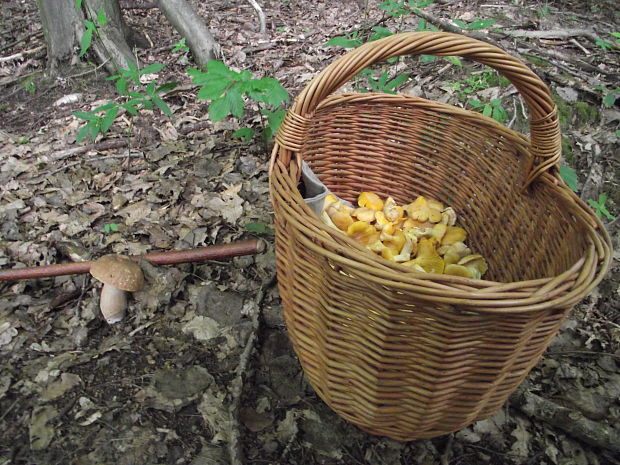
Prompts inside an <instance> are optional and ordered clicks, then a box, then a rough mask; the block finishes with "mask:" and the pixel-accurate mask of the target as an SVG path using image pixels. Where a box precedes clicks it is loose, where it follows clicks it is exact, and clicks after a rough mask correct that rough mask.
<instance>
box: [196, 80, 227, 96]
mask: <svg viewBox="0 0 620 465" xmlns="http://www.w3.org/2000/svg"><path fill="white" fill-rule="evenodd" d="M230 84H231V81H229V80H226V79H212V80H210V82H209V83H207V84H205V85H204V86H203V87H202V88H201V89H200V90H199V91H198V95H197V98H199V99H202V100H214V99H217V98H220V97H221V96H222V94H223V93H224V92H225V91H226V89H228V87H229V86H230Z"/></svg>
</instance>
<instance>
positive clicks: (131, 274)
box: [90, 255, 144, 324]
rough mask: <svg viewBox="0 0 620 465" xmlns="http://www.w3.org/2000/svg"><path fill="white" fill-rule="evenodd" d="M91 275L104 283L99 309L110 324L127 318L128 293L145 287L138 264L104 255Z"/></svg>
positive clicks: (93, 265)
mask: <svg viewBox="0 0 620 465" xmlns="http://www.w3.org/2000/svg"><path fill="white" fill-rule="evenodd" d="M90 274H91V275H92V276H93V277H94V278H95V279H97V280H99V281H101V282H102V283H103V289H102V290H101V297H100V301H99V308H101V313H102V314H103V317H104V318H105V320H106V321H107V322H108V323H109V324H113V323H118V322H119V321H121V320H122V319H123V317H124V316H125V310H126V308H127V294H126V291H127V292H135V291H139V290H140V289H142V287H143V286H144V275H143V274H142V270H141V269H140V267H139V266H138V264H137V263H136V262H134V261H133V260H131V259H130V258H129V257H125V256H123V255H104V256H103V257H101V258H100V259H99V260H97V261H95V262H94V263H93V264H92V265H91V267H90Z"/></svg>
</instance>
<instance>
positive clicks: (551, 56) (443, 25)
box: [411, 8, 615, 77]
mask: <svg viewBox="0 0 620 465" xmlns="http://www.w3.org/2000/svg"><path fill="white" fill-rule="evenodd" d="M411 12H412V13H413V14H415V15H416V16H419V17H420V18H422V19H425V20H426V21H428V22H429V23H431V24H433V25H434V26H437V27H438V28H440V29H443V30H444V31H448V32H453V33H455V34H463V35H466V36H469V37H472V38H474V39H478V40H482V41H484V42H488V43H490V44H493V45H495V46H496V47H500V45H499V43H498V42H497V41H496V40H494V39H493V38H492V37H491V36H494V37H498V38H503V37H511V38H512V39H514V40H516V41H517V43H518V44H519V45H521V46H522V47H527V44H526V43H525V42H523V41H520V40H519V37H518V36H513V35H512V34H511V33H509V32H507V31H504V30H502V31H497V32H496V31H494V32H490V33H488V34H482V33H479V32H473V31H466V30H464V29H461V28H460V27H458V26H455V25H454V24H451V23H448V22H447V21H444V20H442V19H439V18H437V17H435V16H433V15H430V14H428V13H425V12H423V11H420V10H419V9H417V8H413V9H411ZM540 32H545V31H540ZM556 32H557V31H556ZM582 32H583V31H582ZM500 48H502V47H500ZM536 53H538V54H541V55H543V56H545V57H546V58H547V59H548V60H550V61H551V62H552V63H553V64H557V60H558V59H560V60H563V61H567V62H569V63H572V64H574V65H575V66H577V67H579V68H581V69H583V70H584V71H588V72H590V73H601V74H604V75H606V76H614V77H615V73H612V72H609V71H606V70H603V69H600V68H597V67H596V66H593V65H591V64H590V63H586V62H585V61H583V60H579V59H576V58H571V57H569V56H567V55H565V54H563V53H561V52H558V51H556V50H554V51H553V53H551V52H546V51H545V50H542V49H540V48H538V49H536Z"/></svg>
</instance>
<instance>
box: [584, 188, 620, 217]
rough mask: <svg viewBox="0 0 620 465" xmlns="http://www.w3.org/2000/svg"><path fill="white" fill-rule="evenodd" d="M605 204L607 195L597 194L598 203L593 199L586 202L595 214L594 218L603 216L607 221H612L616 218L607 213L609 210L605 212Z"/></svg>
mask: <svg viewBox="0 0 620 465" xmlns="http://www.w3.org/2000/svg"><path fill="white" fill-rule="evenodd" d="M606 202H607V194H599V196H598V201H597V200H593V199H589V200H588V204H589V205H590V206H591V207H592V208H594V213H595V214H596V216H598V217H599V218H602V217H603V216H605V217H606V218H607V219H608V220H611V221H613V220H615V219H616V217H615V216H613V215H612V214H611V213H609V210H607V206H606V205H605V203H606Z"/></svg>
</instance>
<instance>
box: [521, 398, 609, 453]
mask: <svg viewBox="0 0 620 465" xmlns="http://www.w3.org/2000/svg"><path fill="white" fill-rule="evenodd" d="M510 405H512V406H513V407H515V408H517V409H519V410H521V411H522V412H523V413H525V414H526V415H528V416H529V417H533V418H536V419H538V420H542V421H544V422H546V423H549V424H550V425H551V426H554V427H556V428H559V429H561V430H563V431H565V432H566V433H568V434H570V435H571V436H574V437H575V438H577V439H580V440H582V441H583V442H586V443H588V444H590V445H592V446H595V447H600V448H603V449H608V450H611V451H614V452H620V431H618V430H616V429H615V428H613V427H612V426H610V425H606V424H604V423H600V422H597V421H593V420H590V419H588V418H586V417H584V416H583V415H582V414H581V412H578V411H576V410H572V409H569V408H566V407H562V406H561V405H558V404H556V403H555V402H551V401H549V400H547V399H543V398H542V397H540V396H537V395H536V394H532V393H531V392H529V391H527V390H526V389H524V388H521V389H519V390H518V391H517V392H515V394H513V395H512V396H511V397H510Z"/></svg>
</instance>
